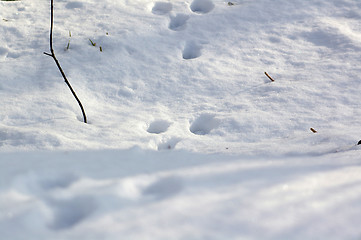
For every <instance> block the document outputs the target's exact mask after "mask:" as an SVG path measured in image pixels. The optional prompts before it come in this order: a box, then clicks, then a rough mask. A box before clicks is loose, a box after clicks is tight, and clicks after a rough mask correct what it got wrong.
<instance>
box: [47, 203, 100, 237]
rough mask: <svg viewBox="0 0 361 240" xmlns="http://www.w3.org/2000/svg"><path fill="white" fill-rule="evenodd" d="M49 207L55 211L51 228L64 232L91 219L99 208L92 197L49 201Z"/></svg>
mask: <svg viewBox="0 0 361 240" xmlns="http://www.w3.org/2000/svg"><path fill="white" fill-rule="evenodd" d="M49 205H50V206H51V207H52V208H53V210H54V219H53V222H52V223H51V224H50V225H49V228H51V229H53V230H64V229H68V228H71V227H74V226H75V225H77V224H79V223H80V222H82V221H83V220H84V219H86V218H87V217H89V216H90V215H91V214H92V213H93V212H94V211H95V209H96V208H97V204H96V202H95V200H94V199H93V198H92V197H88V196H79V197H75V198H72V199H69V200H54V199H51V200H49Z"/></svg>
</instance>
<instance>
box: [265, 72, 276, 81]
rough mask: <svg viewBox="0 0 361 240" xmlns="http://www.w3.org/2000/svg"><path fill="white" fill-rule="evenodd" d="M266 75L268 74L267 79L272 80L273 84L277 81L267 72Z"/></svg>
mask: <svg viewBox="0 0 361 240" xmlns="http://www.w3.org/2000/svg"><path fill="white" fill-rule="evenodd" d="M264 74H266V76H267V77H268V78H269V80H271V81H272V82H274V81H275V80H274V79H273V78H272V77H271V76H270V75H269V74H268V73H267V72H264Z"/></svg>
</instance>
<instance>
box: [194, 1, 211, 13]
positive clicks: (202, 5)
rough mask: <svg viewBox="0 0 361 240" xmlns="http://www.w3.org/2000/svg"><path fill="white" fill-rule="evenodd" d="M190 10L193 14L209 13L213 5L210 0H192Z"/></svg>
mask: <svg viewBox="0 0 361 240" xmlns="http://www.w3.org/2000/svg"><path fill="white" fill-rule="evenodd" d="M190 8H191V10H192V11H193V12H195V13H203V14H204V13H209V12H210V11H212V10H213V8H214V3H213V2H212V1H211V0H194V1H193V2H192V4H191V5H190Z"/></svg>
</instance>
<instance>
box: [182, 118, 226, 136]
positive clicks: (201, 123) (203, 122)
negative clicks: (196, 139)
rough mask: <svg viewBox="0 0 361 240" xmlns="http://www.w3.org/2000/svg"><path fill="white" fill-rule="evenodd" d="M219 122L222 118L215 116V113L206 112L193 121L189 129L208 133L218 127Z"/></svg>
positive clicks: (199, 132) (197, 132)
mask: <svg viewBox="0 0 361 240" xmlns="http://www.w3.org/2000/svg"><path fill="white" fill-rule="evenodd" d="M219 124H220V120H219V119H217V118H215V115H213V114H208V113H204V114H201V115H200V116H199V117H198V118H197V119H196V120H194V121H193V123H192V125H191V127H190V129H189V130H190V131H191V132H192V133H194V134H197V135H206V134H209V133H210V132H211V131H212V130H213V129H215V128H217V127H218V126H219Z"/></svg>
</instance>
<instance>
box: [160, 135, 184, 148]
mask: <svg viewBox="0 0 361 240" xmlns="http://www.w3.org/2000/svg"><path fill="white" fill-rule="evenodd" d="M180 141H181V139H180V138H171V139H168V140H166V141H164V142H162V143H160V144H159V145H158V150H170V149H174V148H175V146H176V145H177V143H179V142H180Z"/></svg>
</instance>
